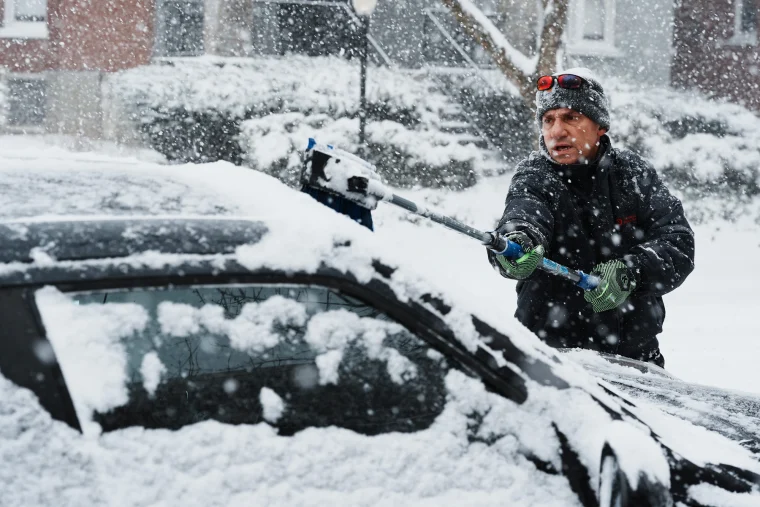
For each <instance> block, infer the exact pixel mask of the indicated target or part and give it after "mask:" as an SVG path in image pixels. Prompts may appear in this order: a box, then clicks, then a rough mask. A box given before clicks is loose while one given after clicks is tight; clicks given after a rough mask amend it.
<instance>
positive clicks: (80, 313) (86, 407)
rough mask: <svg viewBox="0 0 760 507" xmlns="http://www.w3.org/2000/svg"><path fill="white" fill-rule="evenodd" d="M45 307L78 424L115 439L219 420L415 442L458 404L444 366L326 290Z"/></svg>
mask: <svg viewBox="0 0 760 507" xmlns="http://www.w3.org/2000/svg"><path fill="white" fill-rule="evenodd" d="M36 300H37V305H38V307H39V309H40V314H41V316H42V319H43V323H44V325H45V327H46V331H47V335H48V337H49V339H50V341H51V343H52V345H53V349H54V351H55V353H56V356H57V357H58V360H59V363H60V365H61V369H62V371H63V374H64V377H65V380H66V383H67V386H68V387H69V391H70V392H71V396H72V399H73V400H74V404H75V406H76V408H77V412H78V414H79V417H80V419H83V418H85V419H87V418H91V420H94V421H95V422H97V423H99V424H100V426H101V428H102V429H103V430H105V431H108V430H113V429H117V428H121V427H126V426H144V427H148V428H179V427H181V426H184V425H187V424H192V423H194V422H199V421H204V420H208V419H214V420H217V421H222V422H226V423H231V424H240V423H248V424H256V423H259V422H262V421H266V422H268V423H270V424H272V425H274V426H277V428H278V429H279V432H280V434H281V435H288V434H293V433H295V432H297V431H299V430H301V429H304V428H307V427H325V426H339V427H343V428H347V429H351V430H354V431H356V432H359V433H363V434H368V435H374V434H379V433H385V432H391V431H394V432H413V431H418V430H421V429H425V428H427V427H428V426H430V424H431V423H432V422H433V420H434V419H435V418H436V417H437V416H438V415H439V414H440V413H441V411H442V410H443V407H444V404H445V402H446V390H445V387H444V377H445V376H446V373H447V372H448V370H449V368H448V367H447V365H446V360H445V359H444V358H443V356H442V355H441V354H440V353H438V352H436V351H434V350H432V349H431V348H430V347H429V346H428V345H427V344H426V343H425V342H423V341H422V340H421V339H420V338H418V337H416V336H414V335H413V334H412V333H410V332H409V331H408V330H407V329H405V328H404V327H403V326H401V325H400V324H398V323H396V322H394V321H392V320H391V319H389V318H388V317H387V316H386V315H384V314H383V313H381V312H379V311H378V310H377V309H375V308H373V307H371V306H368V305H366V304H364V303H363V302H361V301H359V300H357V299H354V298H351V297H348V296H347V295H345V294H342V293H340V292H338V291H336V290H333V289H329V288H325V287H318V286H299V285H279V284H278V285H271V284H256V285H250V284H248V285H239V286H196V287H181V288H180V287H178V288H172V289H170V290H152V289H145V288H141V289H136V290H129V291H128V290H115V291H101V292H88V293H74V294H64V293H61V292H59V291H57V290H56V289H54V288H52V287H46V288H44V289H41V290H39V291H38V292H37V295H36ZM84 424H85V422H83V425H84Z"/></svg>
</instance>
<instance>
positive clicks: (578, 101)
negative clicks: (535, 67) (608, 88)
mask: <svg viewBox="0 0 760 507" xmlns="http://www.w3.org/2000/svg"><path fill="white" fill-rule="evenodd" d="M560 74H575V75H576V76H580V77H582V78H583V79H584V83H583V84H582V85H581V87H580V88H578V89H577V90H568V89H566V88H561V87H560V86H559V84H558V83H557V81H556V80H555V81H554V85H553V86H552V87H551V88H549V89H548V90H546V91H540V90H539V91H536V121H537V122H538V128H539V130H540V129H541V119H542V118H543V117H544V114H545V113H546V112H547V111H550V110H552V109H560V108H565V107H566V108H568V109H572V110H573V111H578V112H579V113H581V114H583V115H584V116H588V117H589V118H591V119H592V120H594V122H596V123H597V124H598V125H599V126H600V127H602V128H605V129H609V128H610V112H609V104H608V102H607V96H606V95H605V94H604V88H602V85H601V84H600V83H599V81H597V80H596V78H595V77H594V76H593V74H592V73H591V71H590V70H588V69H584V68H582V67H578V68H574V69H568V70H563V71H561V72H557V73H556V74H553V75H554V76H559V75H560Z"/></svg>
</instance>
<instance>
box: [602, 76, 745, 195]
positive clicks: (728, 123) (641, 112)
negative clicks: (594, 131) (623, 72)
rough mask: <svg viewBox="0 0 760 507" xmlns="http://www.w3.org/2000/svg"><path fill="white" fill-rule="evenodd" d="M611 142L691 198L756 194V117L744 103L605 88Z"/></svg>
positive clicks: (659, 91)
mask: <svg viewBox="0 0 760 507" xmlns="http://www.w3.org/2000/svg"><path fill="white" fill-rule="evenodd" d="M609 95H610V98H611V103H612V128H611V130H610V137H612V139H613V141H614V142H615V144H616V145H617V146H624V147H628V148H630V149H632V150H634V151H636V152H638V153H640V154H641V155H642V156H644V157H646V158H647V159H649V160H650V161H651V162H652V163H653V164H654V166H655V168H657V170H658V171H659V172H660V174H661V175H662V176H663V178H664V179H665V180H666V181H668V183H669V184H670V185H671V186H673V187H675V188H677V189H679V190H681V191H683V192H685V193H686V194H688V195H689V196H691V197H700V196H703V195H706V194H709V193H717V194H726V195H731V196H733V197H751V196H754V195H757V194H760V172H759V171H758V169H759V168H760V118H758V117H757V116H756V115H755V114H753V113H752V112H751V111H749V110H747V109H746V108H744V107H742V106H740V105H736V104H731V103H728V102H725V101H720V100H715V99H708V98H707V97H704V96H700V95H697V94H694V93H690V92H682V91H674V90H668V89H662V88H656V89H636V88H632V87H630V86H626V85H622V84H619V83H614V84H613V86H612V87H611V89H610V93H609Z"/></svg>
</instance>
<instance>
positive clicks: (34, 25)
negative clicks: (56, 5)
mask: <svg viewBox="0 0 760 507" xmlns="http://www.w3.org/2000/svg"><path fill="white" fill-rule="evenodd" d="M44 1H45V19H44V20H39V21H19V20H17V19H16V0H2V2H3V26H2V27H0V39H48V38H49V37H50V33H49V31H48V26H47V22H48V19H50V16H49V13H48V9H49V8H50V4H49V2H48V1H47V0H44Z"/></svg>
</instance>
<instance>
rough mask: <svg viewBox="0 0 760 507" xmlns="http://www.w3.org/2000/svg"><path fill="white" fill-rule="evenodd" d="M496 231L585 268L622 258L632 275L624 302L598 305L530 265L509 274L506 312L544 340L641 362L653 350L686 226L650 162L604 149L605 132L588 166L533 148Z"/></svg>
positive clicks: (680, 274) (684, 260)
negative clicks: (522, 237)
mask: <svg viewBox="0 0 760 507" xmlns="http://www.w3.org/2000/svg"><path fill="white" fill-rule="evenodd" d="M498 230H499V231H500V232H501V233H503V234H506V233H507V232H509V231H511V230H519V231H523V232H524V233H525V234H527V235H528V236H529V237H530V238H531V239H532V240H533V242H534V243H535V244H539V243H540V244H542V245H544V248H545V249H546V254H545V255H546V257H547V258H548V259H551V260H553V261H555V262H558V263H560V264H564V265H565V266H568V267H571V268H575V269H581V270H583V271H584V272H586V273H590V272H591V270H592V268H593V267H594V266H596V265H597V264H599V263H601V262H604V261H608V260H612V259H624V260H625V261H627V262H628V264H629V266H631V267H632V270H633V271H634V276H636V277H637V282H638V283H637V287H636V290H635V291H634V292H633V293H632V294H631V296H630V297H629V299H628V300H627V301H626V303H624V304H623V305H622V306H621V307H620V308H618V309H616V310H610V311H606V312H601V313H594V311H593V310H592V308H591V305H590V304H588V303H586V301H585V300H584V299H583V291H582V289H580V288H578V287H576V286H574V285H573V284H572V283H570V282H568V281H566V280H564V279H562V278H559V277H556V276H552V275H549V274H546V273H544V272H541V271H536V272H535V273H534V275H533V276H531V277H530V278H529V279H528V280H524V281H521V282H518V284H517V294H518V299H517V312H516V314H515V316H516V317H517V318H518V320H520V322H522V323H523V324H524V325H525V326H526V327H528V328H529V329H530V330H531V331H533V332H534V333H536V334H537V335H538V336H539V337H541V338H542V339H543V340H544V341H545V342H547V343H548V344H549V345H552V346H554V347H583V348H591V349H595V350H601V351H604V352H610V353H616V354H621V355H625V356H628V357H633V358H636V359H642V360H649V359H652V358H653V357H655V356H656V354H659V345H658V342H657V338H656V335H657V334H658V333H660V332H661V331H662V323H663V320H664V318H665V306H664V304H663V301H662V296H663V295H664V294H667V293H668V292H670V291H672V290H673V289H675V288H676V287H678V286H679V285H681V284H682V283H683V281H684V280H685V279H686V276H687V275H688V274H689V273H691V271H692V270H693V269H694V234H693V232H692V230H691V228H690V227H689V224H688V222H687V221H686V218H685V217H684V213H683V208H682V206H681V202H680V201H679V200H678V199H677V198H676V197H674V196H673V195H671V194H670V192H669V191H668V189H667V188H666V187H665V185H664V184H663V183H662V182H661V181H660V179H659V177H658V176H657V173H656V172H655V170H654V168H653V167H652V166H651V165H650V164H649V163H647V162H646V161H644V160H643V159H642V158H641V157H639V156H637V155H635V154H634V153H632V152H630V151H628V150H617V149H614V148H612V147H611V145H610V141H609V139H608V138H607V136H603V137H602V144H601V146H600V151H599V156H598V157H597V160H596V161H595V163H592V164H573V165H559V164H555V163H553V162H551V161H550V160H549V159H548V158H547V157H546V156H543V155H541V154H539V153H533V154H532V155H531V156H530V157H529V158H528V159H527V160H524V161H523V162H521V163H520V164H519V165H518V167H517V172H516V174H515V176H514V177H513V179H512V183H511V185H510V188H509V193H508V195H507V200H506V208H505V210H504V215H503V216H502V218H501V220H500V222H499V227H498ZM489 258H490V260H491V263H492V264H493V265H494V266H495V267H497V268H499V269H500V271H501V272H502V275H505V273H504V272H503V270H502V269H501V268H500V266H499V265H498V263H496V261H495V259H494V256H493V254H492V253H491V252H489Z"/></svg>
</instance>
